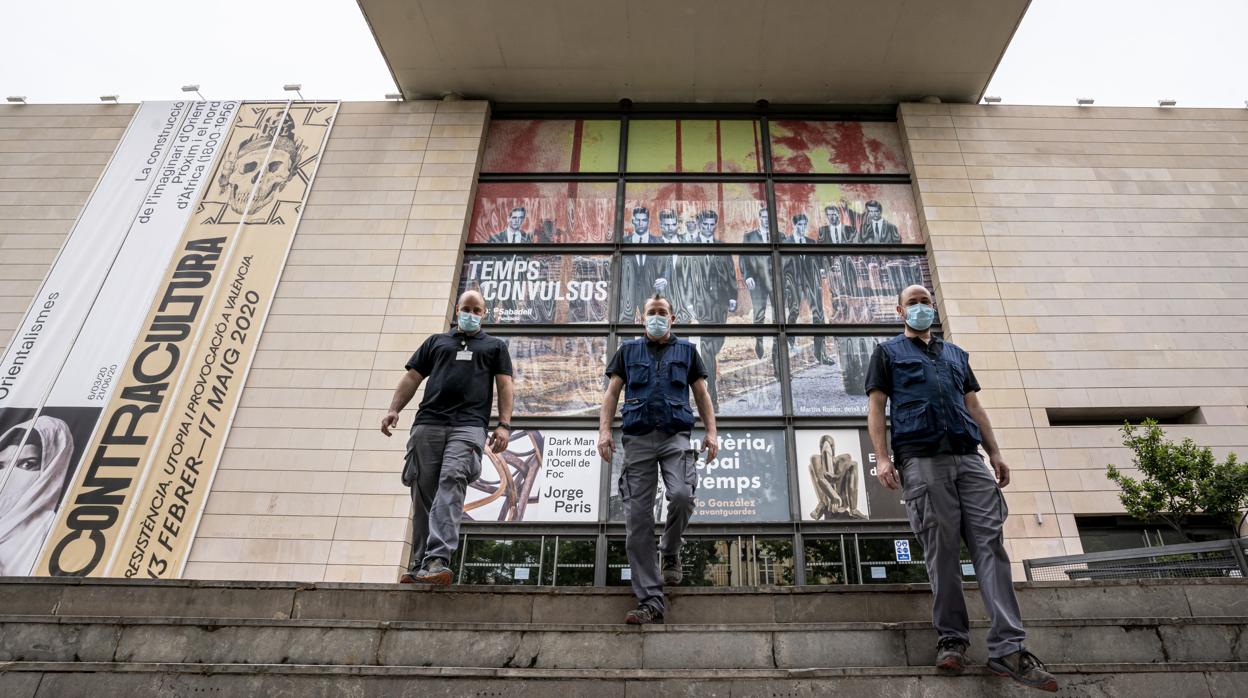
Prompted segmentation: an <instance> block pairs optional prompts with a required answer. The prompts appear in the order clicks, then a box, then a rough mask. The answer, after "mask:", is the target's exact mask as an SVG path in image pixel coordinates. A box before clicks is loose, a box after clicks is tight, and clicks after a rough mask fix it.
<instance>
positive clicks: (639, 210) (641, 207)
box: [633, 206, 650, 217]
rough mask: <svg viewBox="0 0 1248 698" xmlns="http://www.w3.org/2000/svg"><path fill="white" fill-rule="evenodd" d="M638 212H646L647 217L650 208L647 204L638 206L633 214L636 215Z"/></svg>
mask: <svg viewBox="0 0 1248 698" xmlns="http://www.w3.org/2000/svg"><path fill="white" fill-rule="evenodd" d="M638 213H644V214H646V217H649V216H650V209H648V208H646V207H645V206H638V207H637V208H635V209H633V215H634V216H635V215H637V214H638Z"/></svg>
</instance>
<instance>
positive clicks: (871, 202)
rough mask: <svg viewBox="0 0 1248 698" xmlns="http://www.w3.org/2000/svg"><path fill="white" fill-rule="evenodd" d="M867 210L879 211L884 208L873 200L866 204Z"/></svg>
mask: <svg viewBox="0 0 1248 698" xmlns="http://www.w3.org/2000/svg"><path fill="white" fill-rule="evenodd" d="M867 208H878V209H880V210H881V211H883V210H884V207H883V206H881V205H880V202H878V201H876V200H875V199H871V200H870V201H868V202H867Z"/></svg>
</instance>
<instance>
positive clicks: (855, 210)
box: [776, 183, 923, 245]
mask: <svg viewBox="0 0 1248 698" xmlns="http://www.w3.org/2000/svg"><path fill="white" fill-rule="evenodd" d="M776 208H777V209H778V213H779V217H778V220H779V223H780V228H781V229H782V231H785V235H784V237H783V238H782V239H783V241H784V242H789V243H799V244H800V243H808V242H819V243H826V244H859V245H867V244H880V245H890V244H891V245H896V244H903V243H905V244H922V243H923V233H922V230H921V229H920V227H919V216H918V212H917V211H916V210H915V206H914V194H913V192H912V191H911V189H910V185H908V184H808V183H801V184H793V183H789V184H777V185H776Z"/></svg>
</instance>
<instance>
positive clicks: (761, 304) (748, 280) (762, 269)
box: [737, 207, 779, 359]
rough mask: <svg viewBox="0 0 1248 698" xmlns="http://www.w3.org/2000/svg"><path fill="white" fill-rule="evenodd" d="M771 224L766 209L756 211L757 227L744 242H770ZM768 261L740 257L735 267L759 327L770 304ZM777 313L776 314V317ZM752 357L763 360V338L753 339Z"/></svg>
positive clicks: (760, 257)
mask: <svg viewBox="0 0 1248 698" xmlns="http://www.w3.org/2000/svg"><path fill="white" fill-rule="evenodd" d="M770 240H771V222H770V220H769V219H768V216H767V209H766V208H765V207H764V208H761V209H759V211H758V227H757V228H755V229H754V230H751V231H750V232H748V233H746V234H745V239H744V242H770ZM767 265H768V260H767V258H766V257H763V256H761V255H748V256H747V255H741V257H739V258H738V262H737V267H738V268H739V269H740V270H741V278H742V279H744V280H745V287H746V288H747V289H749V292H750V307H751V308H753V310H754V316H753V320H754V324H755V325H761V324H763V323H764V322H766V321H767V304H768V303H771V274H769V273H768V271H767ZM778 314H779V313H777V315H778ZM754 355H755V356H757V357H758V358H760V359H761V358H763V338H762V337H756V338H755V339H754Z"/></svg>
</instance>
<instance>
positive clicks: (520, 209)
mask: <svg viewBox="0 0 1248 698" xmlns="http://www.w3.org/2000/svg"><path fill="white" fill-rule="evenodd" d="M516 211H519V212H520V213H523V214H524V215H526V216H527V215H529V212H528V211H526V210H524V207H523V206H517V207H515V208H513V209H511V213H508V214H507V215H508V216H510V215H511V214H512V213H515V212H516Z"/></svg>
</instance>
